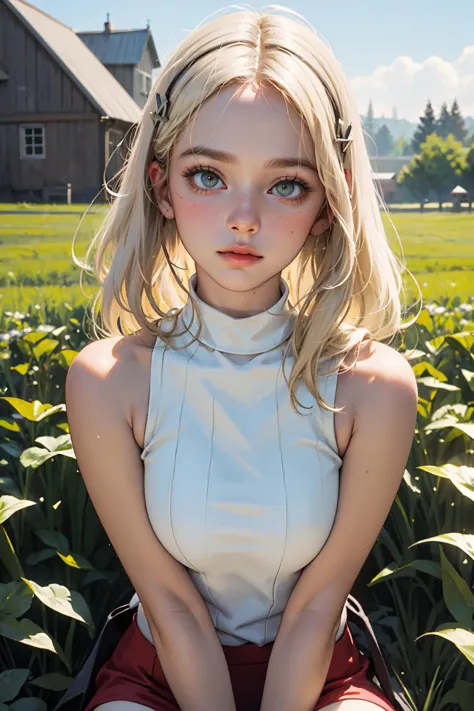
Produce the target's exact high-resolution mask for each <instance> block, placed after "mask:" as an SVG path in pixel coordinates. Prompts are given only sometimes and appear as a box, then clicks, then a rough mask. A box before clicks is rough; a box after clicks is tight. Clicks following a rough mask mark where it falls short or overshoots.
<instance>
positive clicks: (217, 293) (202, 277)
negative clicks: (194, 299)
mask: <svg viewBox="0 0 474 711" xmlns="http://www.w3.org/2000/svg"><path fill="white" fill-rule="evenodd" d="M280 281H281V275H280V274H275V275H274V276H273V277H271V278H270V279H268V280H267V281H265V282H264V283H263V284H260V285H259V286H257V287H254V288H252V289H248V290H245V291H236V290H233V289H232V288H230V287H224V286H222V285H221V284H219V283H218V282H216V281H215V279H213V278H212V277H211V276H210V274H208V273H207V272H205V271H204V270H203V269H201V268H200V267H199V266H198V265H197V264H196V294H197V295H198V296H199V298H200V299H201V300H202V301H204V302H205V303H206V304H209V306H212V307H213V308H215V309H218V310H219V311H222V313H224V314H228V315H229V316H232V317H233V318H245V317H247V316H254V315H255V314H258V313H261V312H262V311H265V310H266V309H269V308H270V306H273V304H275V303H276V302H277V301H278V299H279V298H280V297H281V290H280Z"/></svg>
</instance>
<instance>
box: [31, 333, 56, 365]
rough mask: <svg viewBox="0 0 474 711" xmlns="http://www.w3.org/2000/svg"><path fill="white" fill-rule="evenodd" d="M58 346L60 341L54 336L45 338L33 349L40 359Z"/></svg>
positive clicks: (37, 358)
mask: <svg viewBox="0 0 474 711" xmlns="http://www.w3.org/2000/svg"><path fill="white" fill-rule="evenodd" d="M57 346H59V341H56V340H55V339H54V338H43V340H42V341H40V342H39V343H38V344H37V345H36V346H34V347H33V348H32V349H31V350H32V353H33V355H34V357H35V358H36V360H39V359H40V358H41V357H42V356H44V355H50V354H51V353H52V352H53V351H54V350H55V349H56V348H57Z"/></svg>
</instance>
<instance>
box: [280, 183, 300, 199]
mask: <svg viewBox="0 0 474 711" xmlns="http://www.w3.org/2000/svg"><path fill="white" fill-rule="evenodd" d="M280 185H281V186H283V191H282V192H281V193H278V197H282V198H287V199H288V198H289V199H293V198H295V199H297V198H299V197H300V196H301V194H302V193H303V192H304V186H303V185H302V184H301V183H299V182H298V181H296V180H280V182H279V183H277V184H276V185H274V186H273V188H272V190H275V189H276V188H278V187H279V186H280ZM295 187H297V188H298V189H299V192H298V194H297V195H292V192H293V190H294V189H295Z"/></svg>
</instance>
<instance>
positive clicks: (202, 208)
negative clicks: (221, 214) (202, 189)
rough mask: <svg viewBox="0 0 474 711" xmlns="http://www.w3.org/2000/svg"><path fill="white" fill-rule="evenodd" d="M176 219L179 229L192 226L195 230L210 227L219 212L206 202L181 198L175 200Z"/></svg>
mask: <svg viewBox="0 0 474 711" xmlns="http://www.w3.org/2000/svg"><path fill="white" fill-rule="evenodd" d="M173 207H174V212H175V219H176V223H177V225H178V227H179V226H180V225H181V227H182V228H185V229H186V227H187V225H191V226H192V227H193V228H194V229H196V228H197V227H199V225H208V224H209V223H211V222H212V221H213V220H216V218H217V217H218V212H217V210H216V209H215V208H213V206H212V205H211V204H209V203H205V202H204V201H202V202H201V201H200V200H195V199H192V198H191V199H188V198H184V197H183V198H179V197H178V199H177V200H173Z"/></svg>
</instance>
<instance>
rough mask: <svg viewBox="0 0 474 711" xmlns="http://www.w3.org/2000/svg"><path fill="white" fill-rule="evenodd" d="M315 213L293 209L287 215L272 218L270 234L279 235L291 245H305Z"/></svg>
mask: <svg viewBox="0 0 474 711" xmlns="http://www.w3.org/2000/svg"><path fill="white" fill-rule="evenodd" d="M313 222H314V217H313V212H312V211H311V212H310V213H309V212H308V210H305V209H301V210H297V209H293V210H291V211H289V212H288V213H285V214H281V213H280V214H279V215H275V216H271V217H270V224H269V227H270V233H271V234H274V235H279V236H281V237H282V239H285V240H286V241H288V243H289V244H296V243H303V242H304V241H305V240H306V238H307V236H308V234H309V232H310V230H311V227H312V225H313Z"/></svg>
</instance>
